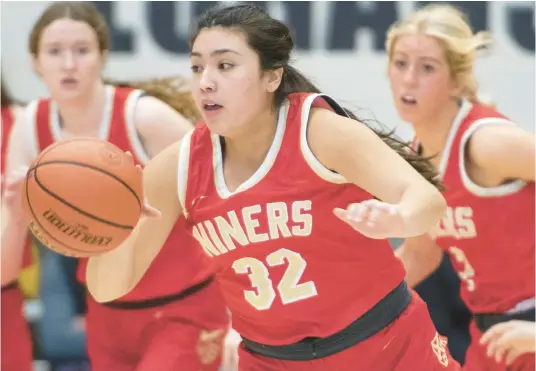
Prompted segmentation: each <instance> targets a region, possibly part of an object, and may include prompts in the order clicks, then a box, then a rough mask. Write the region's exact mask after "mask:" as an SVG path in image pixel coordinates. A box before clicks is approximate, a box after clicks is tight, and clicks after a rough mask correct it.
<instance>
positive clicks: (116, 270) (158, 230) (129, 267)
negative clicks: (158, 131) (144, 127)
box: [86, 142, 182, 302]
mask: <svg viewBox="0 0 536 371" xmlns="http://www.w3.org/2000/svg"><path fill="white" fill-rule="evenodd" d="M179 148H180V142H178V143H174V144H172V145H171V146H169V147H168V148H166V149H165V150H164V151H162V152H161V153H159V154H158V155H157V156H156V157H155V158H154V159H152V160H151V161H150V162H149V164H148V165H147V166H146V167H145V169H144V170H143V188H144V189H143V191H144V195H145V197H146V201H147V203H149V205H151V206H152V207H154V208H156V209H158V210H159V211H160V213H161V214H162V215H161V216H160V217H154V218H148V217H142V218H141V219H140V220H139V222H138V224H137V225H136V227H135V228H134V230H133V231H132V233H131V235H130V237H129V238H128V239H127V240H126V241H125V242H124V243H123V244H122V245H121V246H119V247H118V248H116V249H114V250H112V251H110V252H108V253H105V254H103V255H99V256H97V257H93V258H90V259H89V263H88V269H87V273H86V278H87V283H88V288H89V291H90V292H91V294H92V295H93V297H94V298H95V299H96V300H97V301H99V302H106V301H111V300H115V299H117V298H119V297H121V296H124V295H125V294H127V293H128V292H129V291H131V290H132V289H133V288H134V287H135V286H136V285H137V283H138V282H139V281H140V280H141V278H142V277H143V276H144V274H145V273H146V272H147V269H148V268H149V266H150V265H151V263H152V262H153V260H154V259H155V257H156V256H157V255H158V253H159V252H160V249H161V248H162V246H163V245H164V243H165V241H166V240H167V238H168V236H169V234H170V232H171V230H172V229H173V227H174V225H175V223H176V221H177V219H178V218H179V216H180V215H181V213H182V208H181V205H180V202H179V198H178V193H177V187H178V184H177V183H178V181H177V174H178V170H177V165H178V156H179Z"/></svg>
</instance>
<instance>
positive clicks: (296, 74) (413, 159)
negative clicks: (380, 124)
mask: <svg viewBox="0 0 536 371" xmlns="http://www.w3.org/2000/svg"><path fill="white" fill-rule="evenodd" d="M284 69H285V70H284V72H283V77H282V80H281V85H280V86H279V89H278V90H277V91H276V97H275V100H276V102H277V103H278V105H280V104H281V103H282V102H283V101H284V100H285V99H286V98H287V96H288V95H289V94H290V93H295V92H301V93H321V91H320V90H319V89H318V88H317V87H316V86H315V85H314V84H313V83H312V82H311V81H310V80H309V79H308V78H307V77H305V76H304V75H303V74H302V73H301V72H300V71H298V70H297V69H296V68H294V67H292V66H290V65H287V66H285V67H284ZM345 111H346V112H347V113H348V116H350V117H351V118H353V119H354V120H356V121H360V122H361V120H359V118H357V116H356V115H355V114H354V113H353V112H352V111H350V110H348V109H347V108H345ZM368 121H369V122H370V120H368ZM368 126H369V127H370V128H371V129H372V130H373V131H374V132H375V133H376V134H377V135H378V136H379V137H380V138H381V139H382V140H383V141H384V142H385V143H386V144H387V145H389V147H391V148H392V149H393V150H395V151H396V152H397V153H398V154H399V155H401V156H402V157H403V158H404V160H406V161H407V162H408V163H409V164H410V165H411V166H412V167H413V168H414V169H415V170H417V171H418V172H419V173H420V174H421V175H422V176H423V177H425V178H426V179H427V180H428V181H429V182H430V183H432V184H433V185H434V186H436V187H437V188H439V189H440V190H443V186H442V184H441V181H440V179H439V174H438V172H437V170H436V168H435V167H434V166H433V165H432V163H431V162H430V161H429V159H427V158H423V157H422V156H420V155H419V154H418V153H416V152H415V151H413V150H412V149H411V147H410V145H409V143H407V142H404V141H402V140H401V139H399V138H397V137H396V135H395V133H394V131H389V130H379V129H377V128H375V127H371V126H370V125H368Z"/></svg>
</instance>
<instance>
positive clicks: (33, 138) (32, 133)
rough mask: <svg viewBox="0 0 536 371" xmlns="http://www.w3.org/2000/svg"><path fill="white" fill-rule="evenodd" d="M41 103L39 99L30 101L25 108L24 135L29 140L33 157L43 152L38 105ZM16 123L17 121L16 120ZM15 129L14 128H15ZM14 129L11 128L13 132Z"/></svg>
mask: <svg viewBox="0 0 536 371" xmlns="http://www.w3.org/2000/svg"><path fill="white" fill-rule="evenodd" d="M38 103H39V100H34V101H32V102H30V103H29V104H28V105H27V106H26V108H25V109H24V122H23V123H22V124H23V127H22V129H23V131H24V134H25V135H24V136H25V137H26V138H27V139H26V140H28V146H29V147H30V149H29V151H31V152H32V153H31V155H32V156H31V158H32V159H34V158H36V157H37V156H39V153H40V152H41V148H39V138H38V136H39V133H38V131H37V125H38V122H37V105H38ZM15 124H17V122H16V121H15ZM13 129H14V128H13ZM13 129H11V132H13Z"/></svg>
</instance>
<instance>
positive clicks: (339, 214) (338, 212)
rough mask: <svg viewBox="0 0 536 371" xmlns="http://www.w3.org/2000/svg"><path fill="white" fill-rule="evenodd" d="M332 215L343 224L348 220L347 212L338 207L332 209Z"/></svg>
mask: <svg viewBox="0 0 536 371" xmlns="http://www.w3.org/2000/svg"><path fill="white" fill-rule="evenodd" d="M333 214H334V215H335V216H336V217H337V218H339V219H340V220H342V221H343V222H346V223H348V222H349V220H348V210H346V209H341V208H339V207H336V208H334V209H333Z"/></svg>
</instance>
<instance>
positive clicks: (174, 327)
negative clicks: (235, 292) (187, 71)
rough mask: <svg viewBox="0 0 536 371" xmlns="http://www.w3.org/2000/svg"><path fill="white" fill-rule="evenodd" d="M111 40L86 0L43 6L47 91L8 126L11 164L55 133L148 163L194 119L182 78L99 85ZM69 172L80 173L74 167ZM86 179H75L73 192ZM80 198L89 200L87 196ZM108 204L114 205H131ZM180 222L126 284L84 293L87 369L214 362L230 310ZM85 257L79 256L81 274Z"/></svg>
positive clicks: (34, 49) (36, 55)
mask: <svg viewBox="0 0 536 371" xmlns="http://www.w3.org/2000/svg"><path fill="white" fill-rule="evenodd" d="M108 47H109V44H108V29H107V26H106V24H105V21H104V19H103V17H102V16H101V15H100V14H99V13H98V11H97V10H96V9H95V8H94V7H93V6H92V5H91V3H89V2H57V3H53V4H51V5H50V6H49V7H48V8H47V9H46V10H45V11H44V12H43V14H42V15H41V16H40V18H39V19H38V20H37V22H36V24H35V26H34V28H33V30H32V32H31V36H30V41H29V48H30V52H31V55H32V59H33V65H34V69H35V71H36V72H37V73H38V74H39V76H40V77H41V78H42V81H43V82H44V83H45V85H46V86H47V88H48V91H49V93H50V98H48V99H41V100H37V101H34V102H31V103H30V104H29V105H28V107H27V109H26V120H25V121H22V122H20V123H19V124H17V125H15V127H14V128H13V132H12V137H11V143H12V144H13V145H12V147H11V148H10V150H9V151H10V152H9V157H8V159H9V164H8V171H10V170H9V169H18V168H21V167H28V166H29V165H30V164H31V163H32V162H33V161H34V160H35V159H36V158H37V156H38V154H39V153H40V152H41V151H43V150H44V149H45V148H47V147H49V146H50V145H51V144H52V143H54V142H59V141H61V140H65V139H74V138H82V137H92V138H98V139H100V140H103V141H109V142H111V143H113V144H115V145H116V146H118V147H119V148H121V150H123V151H129V152H131V153H132V158H133V159H132V160H133V161H134V162H135V163H137V164H140V165H144V164H145V163H146V162H147V161H148V160H149V159H150V158H151V157H153V156H155V155H156V154H157V153H158V152H159V151H160V150H161V149H163V148H165V147H166V146H168V145H169V144H170V143H172V142H174V141H176V140H178V139H179V138H181V137H182V136H183V135H184V133H185V132H187V131H188V130H189V129H190V128H191V127H192V123H191V121H190V120H192V121H193V120H195V118H196V115H197V111H196V109H195V106H194V105H193V104H192V103H191V96H190V94H189V93H188V92H181V91H180V89H179V88H178V85H181V84H183V81H182V80H181V79H180V78H176V79H169V80H166V79H163V80H160V81H158V82H155V83H145V84H139V85H138V86H136V87H137V88H133V87H127V86H117V85H109V84H105V83H104V82H103V80H102V78H101V74H102V71H103V67H104V63H105V61H106V57H107V53H108ZM164 102H165V103H164ZM166 103H168V104H166ZM84 143H86V144H84ZM58 145H59V146H61V143H60V144H58ZM84 145H88V144H87V140H86V141H85V142H84V140H82V139H81V147H80V150H81V151H82V152H84ZM58 148H61V147H58ZM51 153H52V152H51ZM43 156H45V157H46V156H48V154H46V153H45V154H43ZM43 169H44V168H43ZM60 170H61V169H60ZM11 171H13V170H11ZM69 172H72V173H73V174H76V168H73V167H67V166H65V170H64V171H63V173H61V172H60V173H59V174H60V175H61V178H62V179H64V182H66V181H67V180H65V179H66V178H68V177H67V175H69V174H70V173H69ZM43 173H46V171H44V172H43ZM46 180H47V179H44V180H43V181H46ZM48 180H50V179H48ZM59 181H60V182H61V180H59ZM70 181H74V182H76V181H77V179H76V175H74V176H72V177H70ZM79 181H80V180H79ZM52 184H53V183H52ZM84 186H87V184H81V183H80V184H78V185H77V187H76V188H77V192H82V191H83V187H84ZM57 187H61V188H65V186H64V185H63V184H59V185H57ZM67 196H71V197H73V194H72V193H71V195H67ZM30 199H31V197H30ZM78 201H79V202H82V203H84V202H86V206H87V207H89V206H91V205H87V200H85V199H84V198H83V197H82V198H80V197H79V199H78ZM93 206H94V205H93ZM104 206H105V205H103V207H104ZM107 206H109V205H107ZM114 206H115V207H116V208H117V211H116V213H123V214H124V213H126V212H127V211H126V210H125V209H121V208H122V206H121V205H119V206H118V205H114ZM124 206H125V207H126V205H124ZM58 207H60V206H58ZM61 207H62V208H63V210H65V209H67V208H68V206H65V205H62V206H61ZM81 208H83V207H81ZM17 212H20V210H18V211H17ZM138 213H139V210H138ZM133 216H134V217H136V214H134V215H133ZM93 223H98V222H95V221H93ZM184 223H185V221H184V219H179V220H177V221H176V223H175V224H174V228H172V229H170V230H169V233H168V236H167V237H166V242H165V244H164V247H163V248H162V254H161V255H160V256H159V257H158V259H155V260H154V262H153V264H152V265H151V267H150V269H149V270H148V272H147V274H146V275H145V276H144V277H143V279H142V280H140V281H139V282H137V285H136V287H135V288H134V289H133V290H132V291H130V292H129V293H128V294H126V295H125V296H122V297H117V298H116V299H117V300H115V301H113V302H108V303H104V304H99V303H97V302H95V300H93V299H92V298H91V296H89V297H88V312H87V317H86V321H87V323H86V328H87V335H88V353H89V357H90V361H91V364H92V370H93V371H111V370H113V371H134V370H135V371H155V370H159V371H177V370H185V371H200V370H203V371H205V370H206V371H216V370H218V369H219V366H220V363H221V348H222V345H223V341H224V338H225V335H226V332H227V329H228V327H229V315H228V313H227V309H226V305H225V302H224V301H223V297H222V296H221V293H220V290H219V287H218V285H217V283H216V282H214V279H213V275H214V272H213V268H212V265H211V264H210V261H209V260H208V258H207V257H206V256H205V255H204V254H203V252H202V251H200V250H199V249H198V248H197V244H196V242H195V241H194V240H193V239H192V238H191V237H189V236H188V234H187V233H186V230H185V227H184ZM155 248H156V247H155ZM158 248H160V246H158ZM86 263H87V261H86V259H81V260H80V261H79V272H78V273H79V278H80V280H81V281H82V282H84V281H85V275H86V273H85V270H86Z"/></svg>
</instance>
